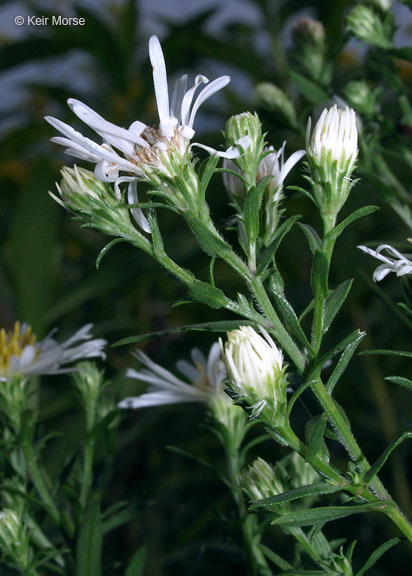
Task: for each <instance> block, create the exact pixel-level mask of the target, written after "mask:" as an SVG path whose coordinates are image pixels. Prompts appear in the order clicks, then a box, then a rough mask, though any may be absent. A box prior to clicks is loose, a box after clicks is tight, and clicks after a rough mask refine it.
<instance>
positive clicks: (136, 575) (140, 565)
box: [124, 546, 146, 576]
mask: <svg viewBox="0 0 412 576" xmlns="http://www.w3.org/2000/svg"><path fill="white" fill-rule="evenodd" d="M145 559H146V548H145V547H144V546H142V547H141V548H139V549H138V550H137V551H136V552H135V553H134V554H133V556H132V558H131V560H130V562H129V564H128V565H127V568H126V571H125V573H124V576H142V574H143V570H144V563H145Z"/></svg>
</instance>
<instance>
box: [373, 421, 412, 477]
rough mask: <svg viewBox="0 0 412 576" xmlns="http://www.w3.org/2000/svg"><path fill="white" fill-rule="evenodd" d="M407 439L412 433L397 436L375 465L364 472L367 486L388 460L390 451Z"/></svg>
mask: <svg viewBox="0 0 412 576" xmlns="http://www.w3.org/2000/svg"><path fill="white" fill-rule="evenodd" d="M407 438H412V432H404V433H403V434H401V435H400V436H399V438H397V439H396V440H394V441H393V442H392V443H391V444H389V446H388V447H387V448H386V450H385V451H384V452H383V453H382V454H381V455H380V457H379V458H378V459H377V460H376V462H375V464H374V465H373V466H371V467H370V468H369V470H368V471H367V472H366V474H365V476H364V480H365V482H367V483H368V484H369V482H370V481H371V480H372V479H373V478H374V477H375V476H376V474H377V473H378V472H379V470H380V469H381V468H382V466H383V465H384V464H385V462H386V460H387V459H388V458H389V456H390V454H391V453H392V451H393V450H395V448H397V447H398V446H399V444H401V443H402V442H403V441H404V440H406V439H407Z"/></svg>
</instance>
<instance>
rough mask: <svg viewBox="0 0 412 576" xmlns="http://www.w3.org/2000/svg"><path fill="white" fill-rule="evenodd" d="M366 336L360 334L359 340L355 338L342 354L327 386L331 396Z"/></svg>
mask: <svg viewBox="0 0 412 576" xmlns="http://www.w3.org/2000/svg"><path fill="white" fill-rule="evenodd" d="M365 336H366V334H365V332H361V333H360V334H359V336H358V337H357V338H355V340H353V341H352V342H350V343H349V344H348V346H347V347H346V348H345V350H344V351H343V352H342V354H341V356H340V358H339V360H338V363H337V364H336V366H335V369H334V371H333V372H332V374H331V375H330V378H329V380H328V382H327V384H326V389H327V391H328V392H329V394H332V392H333V389H334V388H335V386H336V384H337V383H338V381H339V378H340V377H341V376H342V374H343V373H344V371H345V370H346V367H347V365H348V364H349V362H350V360H351V358H352V356H353V355H354V353H355V352H356V350H357V348H358V346H359V344H360V343H361V342H362V340H363V339H364V338H365Z"/></svg>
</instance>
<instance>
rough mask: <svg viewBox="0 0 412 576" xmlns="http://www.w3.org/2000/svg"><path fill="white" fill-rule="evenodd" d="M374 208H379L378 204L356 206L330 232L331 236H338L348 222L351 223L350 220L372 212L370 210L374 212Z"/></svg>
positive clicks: (352, 220) (353, 220)
mask: <svg viewBox="0 0 412 576" xmlns="http://www.w3.org/2000/svg"><path fill="white" fill-rule="evenodd" d="M376 210H379V206H362V208H358V209H357V210H355V212H352V214H351V215H350V216H348V217H347V218H345V220H344V221H343V222H341V223H340V224H338V226H336V228H334V229H333V230H332V232H331V234H330V235H331V237H333V238H335V239H336V238H338V237H339V236H340V235H341V234H342V232H343V231H344V230H345V228H346V227H347V226H349V224H352V222H355V220H358V219H359V218H363V216H367V215H368V214H372V212H376Z"/></svg>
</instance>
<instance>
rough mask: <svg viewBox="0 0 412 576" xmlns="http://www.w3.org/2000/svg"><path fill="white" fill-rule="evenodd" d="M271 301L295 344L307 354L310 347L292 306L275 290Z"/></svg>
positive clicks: (310, 349)
mask: <svg viewBox="0 0 412 576" xmlns="http://www.w3.org/2000/svg"><path fill="white" fill-rule="evenodd" d="M272 296H273V299H274V300H275V302H276V307H277V309H278V311H279V314H280V316H281V318H282V320H283V323H284V325H285V326H287V328H288V332H289V334H290V335H291V336H292V337H294V338H295V340H296V341H297V342H299V344H300V345H301V347H302V348H303V349H304V350H307V351H308V352H311V351H312V348H311V345H310V344H309V342H308V340H307V338H306V335H305V333H304V331H303V330H302V327H301V325H300V323H299V320H298V318H297V316H296V314H295V311H294V310H293V308H292V306H291V305H290V304H289V302H288V301H287V300H286V298H285V297H284V296H283V294H280V293H279V292H276V291H275V290H273V291H272Z"/></svg>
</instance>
